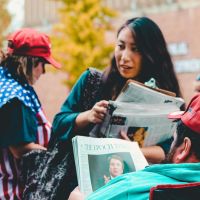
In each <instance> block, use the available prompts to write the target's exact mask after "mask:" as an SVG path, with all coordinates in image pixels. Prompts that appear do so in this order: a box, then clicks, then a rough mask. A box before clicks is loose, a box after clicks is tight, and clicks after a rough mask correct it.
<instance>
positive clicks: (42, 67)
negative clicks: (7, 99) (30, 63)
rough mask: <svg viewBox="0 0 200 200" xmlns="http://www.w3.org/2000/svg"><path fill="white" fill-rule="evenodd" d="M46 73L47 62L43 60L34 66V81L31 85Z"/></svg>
mask: <svg viewBox="0 0 200 200" xmlns="http://www.w3.org/2000/svg"><path fill="white" fill-rule="evenodd" d="M44 73H45V64H44V63H43V62H39V63H38V65H37V66H36V67H33V69H32V82H31V85H33V84H35V82H36V81H37V80H38V79H39V78H40V76H41V75H42V74H44Z"/></svg>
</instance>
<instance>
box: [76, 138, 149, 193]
mask: <svg viewBox="0 0 200 200" xmlns="http://www.w3.org/2000/svg"><path fill="white" fill-rule="evenodd" d="M72 144H73V151H74V157H75V164H76V172H77V178H78V185H79V187H80V190H81V191H82V192H83V193H84V194H85V195H86V196H87V195H89V194H90V193H91V192H93V191H95V190H97V189H98V188H100V187H102V186H103V185H105V184H106V183H108V182H109V181H110V180H111V179H113V178H115V177H117V176H119V175H121V174H124V173H129V172H133V171H136V170H140V169H143V168H145V167H146V166H148V163H147V161H146V159H145V157H144V156H143V154H142V152H141V151H140V148H139V146H138V143H137V142H130V141H125V140H122V139H116V138H91V137H84V136H76V137H74V138H73V139H72Z"/></svg>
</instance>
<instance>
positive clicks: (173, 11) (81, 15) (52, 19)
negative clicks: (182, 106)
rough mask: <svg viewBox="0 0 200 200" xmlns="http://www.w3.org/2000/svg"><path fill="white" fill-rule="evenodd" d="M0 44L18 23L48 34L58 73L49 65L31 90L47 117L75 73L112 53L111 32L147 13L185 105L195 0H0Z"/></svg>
mask: <svg viewBox="0 0 200 200" xmlns="http://www.w3.org/2000/svg"><path fill="white" fill-rule="evenodd" d="M0 13H1V18H0V30H1V31H0V42H1V48H2V49H5V47H6V43H5V41H6V40H5V38H6V35H8V34H9V33H10V32H12V31H14V30H16V29H18V28H21V27H32V28H35V29H38V30H41V31H43V32H46V33H47V34H48V35H50V37H51V40H52V43H53V54H54V55H55V57H56V58H57V59H58V60H59V61H60V62H61V63H62V66H63V67H62V69H61V70H59V71H55V70H53V69H52V68H51V67H48V69H47V73H46V74H45V75H44V76H42V77H41V78H40V80H39V81H38V82H37V83H36V85H35V89H36V91H37V93H38V95H39V98H40V99H41V102H42V104H43V107H44V109H45V111H46V115H47V117H48V118H49V119H50V121H52V120H53V116H54V115H55V114H56V113H57V112H58V111H59V109H60V106H61V105H62V103H63V102H64V100H65V99H66V97H67V95H68V93H69V91H70V89H71V87H72V85H73V84H74V82H75V81H76V80H77V78H78V76H79V75H80V74H81V73H82V72H83V71H84V70H85V69H86V68H87V67H90V66H93V67H96V68H99V69H103V68H104V67H106V66H107V65H109V60H110V57H111V56H112V52H113V48H114V42H115V39H116V35H115V33H116V30H117V29H118V28H119V27H120V25H121V24H122V23H123V22H124V21H125V20H126V19H129V18H132V17H137V16H147V17H149V18H151V19H153V20H154V21H155V22H156V23H157V24H158V25H159V26H160V28H161V30H162V32H163V34H164V36H165V39H166V41H167V45H168V49H169V51H170V54H171V56H172V58H173V61H174V65H175V71H176V73H177V76H178V79H179V81H180V85H181V90H182V93H183V97H184V99H185V101H186V104H187V103H188V101H189V100H190V98H191V97H192V96H193V95H194V93H195V91H194V84H195V79H196V77H197V75H198V74H199V73H200V52H199V51H200V49H199V45H200V37H199V34H200V21H199V19H200V1H199V0H123V1H122V0H0Z"/></svg>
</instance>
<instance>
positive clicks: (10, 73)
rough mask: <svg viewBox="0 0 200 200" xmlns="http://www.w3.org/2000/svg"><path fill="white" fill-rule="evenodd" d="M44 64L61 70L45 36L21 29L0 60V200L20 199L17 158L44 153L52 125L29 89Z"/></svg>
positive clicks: (43, 67) (34, 94)
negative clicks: (28, 153) (40, 151)
mask: <svg viewBox="0 0 200 200" xmlns="http://www.w3.org/2000/svg"><path fill="white" fill-rule="evenodd" d="M47 63H48V64H52V65H53V66H54V67H56V68H60V64H59V63H58V62H56V61H55V60H54V59H53V58H52V55H51V42H50V39H49V37H48V36H47V35H46V34H44V33H40V32H38V31H36V30H33V29H27V28H24V29H20V30H18V31H16V32H14V33H13V34H11V35H10V36H9V37H8V50H7V53H3V52H2V55H1V57H0V121H1V126H0V199H15V200H17V199H22V192H23V184H22V183H21V182H20V178H19V175H20V169H21V166H20V158H21V157H22V156H23V155H24V154H25V153H27V152H29V151H31V150H33V149H40V150H46V147H47V144H48V141H49V138H50V131H51V124H50V123H49V121H48V120H47V119H46V116H45V114H44V112H43V110H42V107H41V104H40V101H39V99H38V97H37V94H36V93H35V91H34V89H33V87H32V85H34V84H35V82H36V81H37V80H38V79H39V78H40V76H41V75H42V74H44V73H45V64H47Z"/></svg>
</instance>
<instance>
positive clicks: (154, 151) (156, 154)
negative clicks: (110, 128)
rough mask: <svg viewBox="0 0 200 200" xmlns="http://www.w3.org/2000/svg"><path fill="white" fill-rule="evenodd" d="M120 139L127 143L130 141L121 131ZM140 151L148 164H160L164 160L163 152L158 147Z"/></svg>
mask: <svg viewBox="0 0 200 200" xmlns="http://www.w3.org/2000/svg"><path fill="white" fill-rule="evenodd" d="M121 137H122V138H123V139H125V140H127V141H131V140H130V138H129V137H128V136H127V134H126V132H124V131H121ZM141 151H142V153H143V155H144V156H145V158H146V159H147V161H148V162H149V163H160V162H162V161H163V160H164V159H165V152H164V150H163V148H162V147H160V146H157V145H154V146H149V147H142V148H141Z"/></svg>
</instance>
